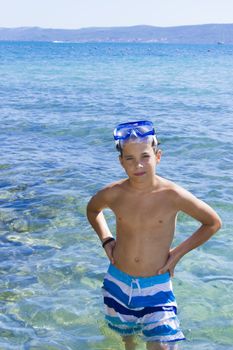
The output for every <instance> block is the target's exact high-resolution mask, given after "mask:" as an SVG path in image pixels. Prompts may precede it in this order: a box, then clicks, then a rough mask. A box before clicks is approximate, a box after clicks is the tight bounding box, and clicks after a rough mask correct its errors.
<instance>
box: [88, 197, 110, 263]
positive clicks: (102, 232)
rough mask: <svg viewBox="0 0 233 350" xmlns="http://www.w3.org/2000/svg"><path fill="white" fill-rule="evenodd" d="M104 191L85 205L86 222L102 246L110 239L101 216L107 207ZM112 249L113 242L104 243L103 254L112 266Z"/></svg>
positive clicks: (108, 231)
mask: <svg viewBox="0 0 233 350" xmlns="http://www.w3.org/2000/svg"><path fill="white" fill-rule="evenodd" d="M106 191H107V190H102V191H100V192H98V193H97V194H96V195H95V196H93V197H92V198H91V200H90V201H89V203H88V205H87V218H88V221H89V222H90V224H91V226H92V227H93V229H94V230H95V232H96V233H97V235H98V236H99V239H100V240H101V242H102V244H103V243H104V242H105V241H107V240H108V239H109V238H112V234H111V231H110V230H109V227H108V225H107V222H106V220H105V217H104V214H103V209H104V208H107V207H108V205H107V198H106ZM114 247H115V241H113V240H112V241H111V242H109V243H106V245H105V246H104V249H105V252H106V254H107V255H108V257H109V259H110V260H111V262H112V263H113V264H114V260H113V249H114Z"/></svg>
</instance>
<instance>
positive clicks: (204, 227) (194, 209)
mask: <svg viewBox="0 0 233 350" xmlns="http://www.w3.org/2000/svg"><path fill="white" fill-rule="evenodd" d="M176 205H177V210H178V211H183V212H184V213H186V214H188V215H190V216H192V217H193V218H194V219H196V220H198V221H199V222H200V223H201V226H200V227H199V228H198V229H197V230H196V231H195V232H194V233H193V234H192V235H191V236H190V237H189V238H188V239H186V240H185V241H183V242H182V243H181V244H179V245H178V246H177V247H175V248H173V249H171V251H170V254H169V259H168V261H167V263H166V265H165V266H163V268H161V269H160V271H159V273H164V272H165V271H170V274H171V276H173V274H174V268H175V266H176V264H177V262H178V261H179V260H180V259H181V258H182V257H183V256H184V255H185V254H187V253H188V252H190V251H191V250H193V249H195V248H197V247H199V246H200V245H202V244H203V243H205V242H206V241H208V239H210V237H211V236H212V235H214V234H215V233H216V232H217V231H218V230H219V229H220V228H221V225H222V223H221V219H220V217H219V216H218V214H217V213H216V212H215V211H214V210H213V209H212V208H211V207H210V206H209V205H208V204H206V203H205V202H203V201H201V200H200V199H198V198H196V197H195V196H193V195H192V194H191V193H190V192H188V191H186V190H185V189H183V188H179V190H178V196H177V197H176Z"/></svg>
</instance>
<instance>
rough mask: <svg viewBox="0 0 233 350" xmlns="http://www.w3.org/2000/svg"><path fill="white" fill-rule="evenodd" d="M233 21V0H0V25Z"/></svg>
mask: <svg viewBox="0 0 233 350" xmlns="http://www.w3.org/2000/svg"><path fill="white" fill-rule="evenodd" d="M207 23H233V0H0V27H34V26H36V27H43V28H67V29H78V28H85V27H115V26H132V25H141V24H144V25H153V26H159V27H168V26H179V25H190V24H207Z"/></svg>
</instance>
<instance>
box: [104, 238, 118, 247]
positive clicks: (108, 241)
mask: <svg viewBox="0 0 233 350" xmlns="http://www.w3.org/2000/svg"><path fill="white" fill-rule="evenodd" d="M112 241H115V238H113V237H110V238H108V239H106V241H104V243H103V244H102V247H103V248H104V247H105V246H106V244H108V243H110V242H112Z"/></svg>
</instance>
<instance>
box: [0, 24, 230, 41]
mask: <svg viewBox="0 0 233 350" xmlns="http://www.w3.org/2000/svg"><path fill="white" fill-rule="evenodd" d="M0 41H64V42H158V43H171V44H216V43H225V44H233V24H203V25H191V26H179V27H153V26H144V25H139V26H132V27H112V28H83V29H46V28H39V27H22V28H0Z"/></svg>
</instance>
